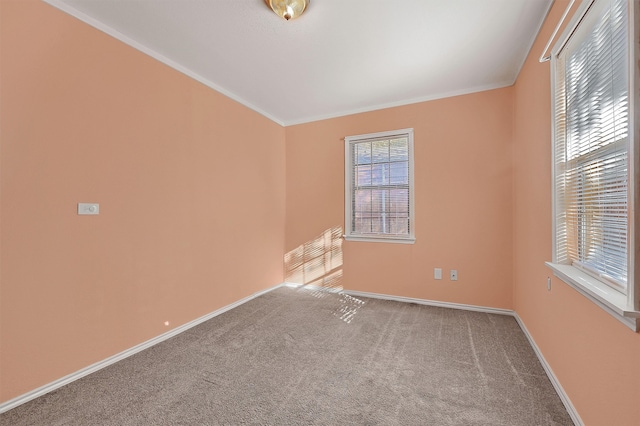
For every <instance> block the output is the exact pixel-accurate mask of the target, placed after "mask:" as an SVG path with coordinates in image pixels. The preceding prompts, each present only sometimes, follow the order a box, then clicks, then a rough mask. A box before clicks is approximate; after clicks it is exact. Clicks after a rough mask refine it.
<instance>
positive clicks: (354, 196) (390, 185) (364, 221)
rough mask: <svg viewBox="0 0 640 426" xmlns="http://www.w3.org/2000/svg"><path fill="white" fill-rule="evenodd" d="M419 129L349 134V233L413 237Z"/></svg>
mask: <svg viewBox="0 0 640 426" xmlns="http://www.w3.org/2000/svg"><path fill="white" fill-rule="evenodd" d="M414 222H415V219H414V212H413V129H404V130H397V131H393V132H383V133H374V134H368V135H359V136H349V137H346V138H345V230H346V233H345V238H346V239H347V240H360V241H374V242H395V243H413V242H414V241H415V236H414V229H415V224H414Z"/></svg>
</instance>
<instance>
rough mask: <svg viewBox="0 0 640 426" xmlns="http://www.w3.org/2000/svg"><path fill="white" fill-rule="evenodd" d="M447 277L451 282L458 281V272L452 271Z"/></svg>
mask: <svg viewBox="0 0 640 426" xmlns="http://www.w3.org/2000/svg"><path fill="white" fill-rule="evenodd" d="M449 277H450V278H451V281H458V270H457V269H452V270H451V272H450V273H449Z"/></svg>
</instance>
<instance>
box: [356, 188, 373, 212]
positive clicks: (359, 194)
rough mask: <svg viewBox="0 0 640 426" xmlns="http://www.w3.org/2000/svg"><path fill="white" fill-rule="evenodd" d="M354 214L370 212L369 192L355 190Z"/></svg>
mask: <svg viewBox="0 0 640 426" xmlns="http://www.w3.org/2000/svg"><path fill="white" fill-rule="evenodd" d="M354 208H355V212H356V213H361V212H370V211H371V191H370V190H357V191H356V192H355V207H354Z"/></svg>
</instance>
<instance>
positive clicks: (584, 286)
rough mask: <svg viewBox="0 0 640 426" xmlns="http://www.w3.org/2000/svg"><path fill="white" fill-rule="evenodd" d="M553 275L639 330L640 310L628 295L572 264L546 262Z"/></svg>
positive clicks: (634, 329)
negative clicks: (631, 305) (635, 308)
mask: <svg viewBox="0 0 640 426" xmlns="http://www.w3.org/2000/svg"><path fill="white" fill-rule="evenodd" d="M546 265H547V266H548V267H549V268H551V270H552V271H553V275H555V276H556V277H558V278H560V279H561V280H562V281H564V282H566V283H567V284H569V285H570V286H571V287H573V288H574V289H575V290H577V291H578V292H579V293H581V294H582V295H583V296H585V297H586V298H587V299H589V300H591V301H592V302H594V303H595V304H596V305H598V306H600V307H601V308H602V309H604V310H605V311H607V312H608V313H609V314H610V315H611V316H613V317H614V318H615V319H617V320H618V321H620V322H622V323H623V324H625V325H626V326H627V327H629V328H630V329H632V330H633V331H636V332H637V331H638V326H639V325H640V323H639V319H640V311H636V310H634V309H632V308H631V307H630V306H629V303H628V301H627V296H625V295H624V294H622V293H620V292H618V291H616V290H614V289H613V288H611V287H609V286H608V285H606V284H604V283H602V282H600V281H598V280H597V279H595V278H594V277H592V276H591V275H589V274H586V273H584V272H582V271H581V270H579V269H578V268H575V267H573V266H571V265H561V264H557V263H551V262H546Z"/></svg>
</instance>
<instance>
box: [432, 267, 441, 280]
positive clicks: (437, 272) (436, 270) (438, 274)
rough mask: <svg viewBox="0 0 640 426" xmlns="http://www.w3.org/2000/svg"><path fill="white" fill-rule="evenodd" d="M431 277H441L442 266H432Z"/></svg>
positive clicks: (438, 278)
mask: <svg viewBox="0 0 640 426" xmlns="http://www.w3.org/2000/svg"><path fill="white" fill-rule="evenodd" d="M433 278H434V279H436V280H441V279H442V268H434V270H433Z"/></svg>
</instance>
